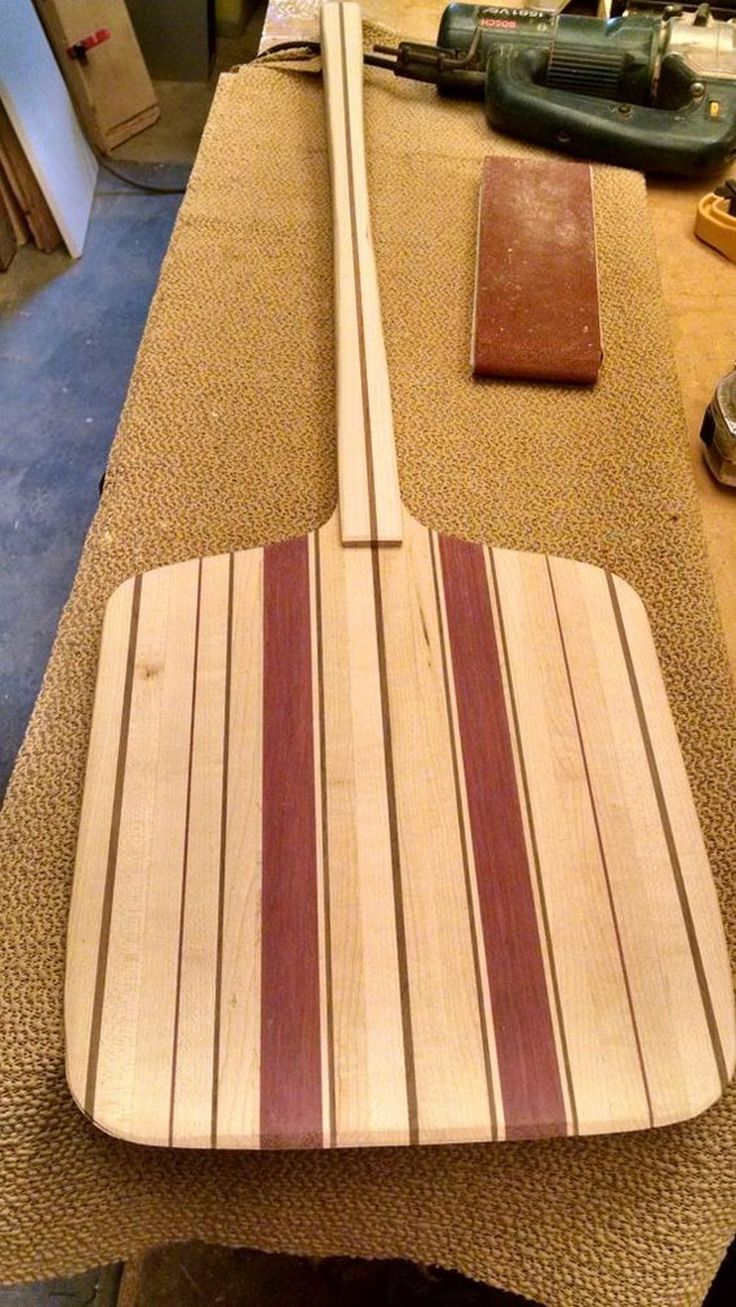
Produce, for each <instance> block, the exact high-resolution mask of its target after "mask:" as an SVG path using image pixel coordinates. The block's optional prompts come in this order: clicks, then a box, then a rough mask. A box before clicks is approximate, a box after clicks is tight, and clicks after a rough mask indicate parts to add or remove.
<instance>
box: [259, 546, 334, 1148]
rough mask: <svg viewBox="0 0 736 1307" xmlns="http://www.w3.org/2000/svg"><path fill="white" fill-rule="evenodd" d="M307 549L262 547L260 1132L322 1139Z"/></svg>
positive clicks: (274, 1142) (274, 1139) (302, 1141)
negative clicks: (263, 549)
mask: <svg viewBox="0 0 736 1307" xmlns="http://www.w3.org/2000/svg"><path fill="white" fill-rule="evenodd" d="M311 612H312V602H311V596H310V577H309V548H308V540H307V539H306V538H302V539H297V540H291V541H287V542H286V543H285V544H280V545H272V546H270V547H269V548H268V549H266V550H265V551H264V600H263V671H264V680H263V871H262V875H263V915H262V932H263V934H262V945H261V948H262V975H261V986H262V990H261V1137H262V1142H263V1144H264V1146H266V1147H272V1148H273V1147H284V1146H290V1147H294V1146H301V1147H312V1148H314V1147H319V1146H321V1144H322V1105H321V1104H322V1088H321V1064H320V1010H319V1001H320V979H319V938H318V909H317V894H318V884H317V822H316V813H315V797H316V788H315V766H314V730H315V723H314V720H313V694H312V654H311Z"/></svg>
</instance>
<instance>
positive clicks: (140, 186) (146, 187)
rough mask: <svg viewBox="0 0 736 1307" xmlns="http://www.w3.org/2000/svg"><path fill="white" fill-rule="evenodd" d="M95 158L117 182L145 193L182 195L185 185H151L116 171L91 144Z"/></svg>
mask: <svg viewBox="0 0 736 1307" xmlns="http://www.w3.org/2000/svg"><path fill="white" fill-rule="evenodd" d="M92 149H93V151H94V155H95V158H96V159H97V162H98V163H99V165H100V167H101V168H104V170H105V172H109V174H110V176H111V177H117V179H118V181H119V182H125V183H126V185H127V186H133V187H134V188H135V190H137V191H145V192H146V194H147V195H183V194H184V193H185V191H186V189H187V188H186V186H151V185H150V184H149V183H148V182H139V181H136V180H135V178H134V177H126V175H125V173H123V172H117V171H116V169H115V168H113V167H111V166H110V164H109V163H108V162H107V160H106V159H105V158H104V156H103V155H102V154H100V151H99V150H96V149H95V147H94V146H92Z"/></svg>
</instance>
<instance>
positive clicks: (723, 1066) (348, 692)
mask: <svg viewBox="0 0 736 1307" xmlns="http://www.w3.org/2000/svg"><path fill="white" fill-rule="evenodd" d="M67 1040H68V1067H69V1078H70V1084H71V1087H72V1091H73V1093H74V1095H75V1097H76V1098H77V1100H78V1102H79V1103H80V1105H81V1106H82V1107H83V1109H84V1110H85V1111H86V1112H87V1113H88V1115H89V1116H91V1117H92V1118H93V1120H95V1121H96V1122H97V1123H98V1124H99V1125H101V1126H102V1127H103V1128H105V1129H108V1130H110V1131H111V1132H112V1133H115V1134H122V1135H123V1136H124V1137H126V1138H130V1139H135V1140H140V1141H144V1142H148V1143H164V1144H167V1143H168V1144H178V1145H191V1146H200V1147H217V1146H219V1147H320V1146H329V1145H338V1146H340V1145H350V1144H389V1143H429V1142H440V1141H447V1140H474V1139H475V1140H480V1139H503V1138H528V1137H530V1136H536V1135H541V1134H547V1135H548V1134H574V1133H581V1134H585V1133H590V1132H594V1131H600V1130H624V1129H635V1128H639V1127H644V1126H648V1125H653V1124H655V1125H656V1124H663V1123H665V1122H668V1121H673V1120H677V1119H680V1118H682V1117H686V1116H690V1115H691V1114H693V1113H695V1112H698V1111H700V1110H701V1109H702V1108H704V1107H705V1106H706V1105H707V1104H708V1103H709V1102H711V1101H712V1100H713V1099H714V1098H716V1097H717V1096H718V1094H719V1093H720V1091H721V1089H722V1088H723V1087H724V1085H725V1083H726V1080H727V1078H728V1075H729V1074H730V1072H731V1070H732V1067H733V1060H734V1040H733V1013H732V1005H731V990H730V980H729V973H728V966H727V960H726V953H725V945H724V940H723V934H722V929H721V925H720V920H719V915H718V908H717V903H716V899H715V893H714V890H713V886H712V881H711V877H710V871H709V868H708V863H707V859H706V856H705V852H704V849H703V844H702V839H701V836H700V832H699V827H698V823H697V819H696V816H695V812H694V809H693V804H692V799H691V797H690V792H689V788H688V782H687V778H686V775H685V771H684V768H683V764H682V759H681V756H680V751H679V746H678V742H677V738H676V735H675V731H674V727H673V724H672V720H671V716H670V713H669V708H668V705H667V702H666V697H665V693H664V689H663V686H662V681H661V677H660V673H659V669H658V664H657V659H656V654H655V652H654V649H653V646H652V641H651V635H650V633H649V626H648V622H647V618H646V615H645V613H644V611H643V609H642V606H641V603H640V601H639V599H638V598H637V596H636V595H635V594H634V592H633V591H632V590H630V588H629V587H628V586H627V585H626V584H625V583H624V582H622V581H620V580H618V579H617V578H614V577H611V576H609V575H607V574H606V573H605V572H603V571H602V570H600V569H598V568H593V567H589V566H587V565H585V564H582V563H574V562H568V561H565V560H562V559H548V558H545V557H544V556H540V555H533V554H522V553H513V552H507V551H504V550H492V549H488V548H487V547H486V546H483V545H480V544H467V543H465V542H462V541H458V540H452V539H449V538H445V537H441V536H438V535H437V534H436V533H434V532H432V531H429V530H427V528H425V527H423V526H421V525H420V524H418V523H417V522H415V521H413V519H412V518H411V517H409V516H408V515H405V520H404V545H403V546H402V548H400V549H390V548H380V547H375V548H372V549H368V550H361V549H358V550H353V549H345V548H344V547H343V546H342V544H341V541H340V535H339V525H338V519H337V517H336V516H335V517H333V519H332V520H331V521H330V522H329V523H328V524H327V525H326V526H324V527H322V528H321V529H320V530H319V531H317V532H315V533H314V534H313V535H311V536H309V537H307V538H304V537H303V538H300V539H297V540H291V541H288V542H286V543H284V544H279V545H272V546H268V547H267V548H265V549H262V550H260V549H256V550H250V551H248V552H243V553H236V554H235V555H232V556H221V557H216V558H208V559H205V560H204V561H193V562H189V563H180V564H175V565H173V566H171V567H166V568H162V569H160V570H158V571H154V572H150V573H147V574H146V575H145V576H143V577H142V578H141V577H139V578H136V579H134V580H131V581H128V582H126V583H125V584H124V585H123V586H122V587H121V588H120V589H119V590H118V591H117V592H116V593H115V595H113V597H112V599H111V601H110V603H109V606H108V610H107V616H106V619H105V627H104V633H103V641H102V651H101V660H100V671H99V684H98V690H97V698H96V706H95V714H94V722H93V729H92V738H91V743H90V756H89V766H88V779H87V787H86V792H85V800H84V809H83V814H82V823H81V831H80V844H79V857H78V863H77V874H76V879H75V889H74V910H73V913H72V921H71V930H70V939H69V970H68V990H67Z"/></svg>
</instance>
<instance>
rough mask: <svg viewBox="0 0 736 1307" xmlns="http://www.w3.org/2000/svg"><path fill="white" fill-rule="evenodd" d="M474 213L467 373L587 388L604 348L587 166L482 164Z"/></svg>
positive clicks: (563, 161)
mask: <svg viewBox="0 0 736 1307" xmlns="http://www.w3.org/2000/svg"><path fill="white" fill-rule="evenodd" d="M478 209H479V211H478V244H477V250H476V267H475V294H474V303H473V331H472V343H471V365H472V369H473V372H474V374H475V375H476V376H478V377H513V378H517V379H525V380H539V381H574V382H586V383H587V384H589V385H592V383H593V382H594V381H595V379H596V377H597V376H598V369H599V368H600V365H601V358H602V348H601V332H600V314H599V309H598V270H597V267H596V255H595V220H594V215H593V191H592V169H591V167H590V165H589V164H586V163H571V162H570V161H569V160H566V159H525V158H512V159H510V158H491V159H486V160H485V162H484V164H483V170H482V173H481V183H480V197H479V206H478Z"/></svg>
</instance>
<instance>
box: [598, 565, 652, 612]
mask: <svg viewBox="0 0 736 1307" xmlns="http://www.w3.org/2000/svg"><path fill="white" fill-rule="evenodd" d="M606 575H607V576H608V580H609V584H610V586H611V588H612V589H613V590H614V591H615V592H616V595H617V598H618V601H619V603H622V602H623V603H624V604H627V605H630V606H631V607H633V608H636V609H637V610H638V611H639V613H641V615H642V616H643V617H645V618H646V620H647V622H649V613H648V612H647V606H646V604H645V603H644V600H643V599H642V597H641V595H640V594H639V591H638V590H636V589H635V588H634V586H633V585H632V584H631V582H630V581H627V580H625V579H624V577H623V576H619V574H618V572H608V571H607V573H606Z"/></svg>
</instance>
